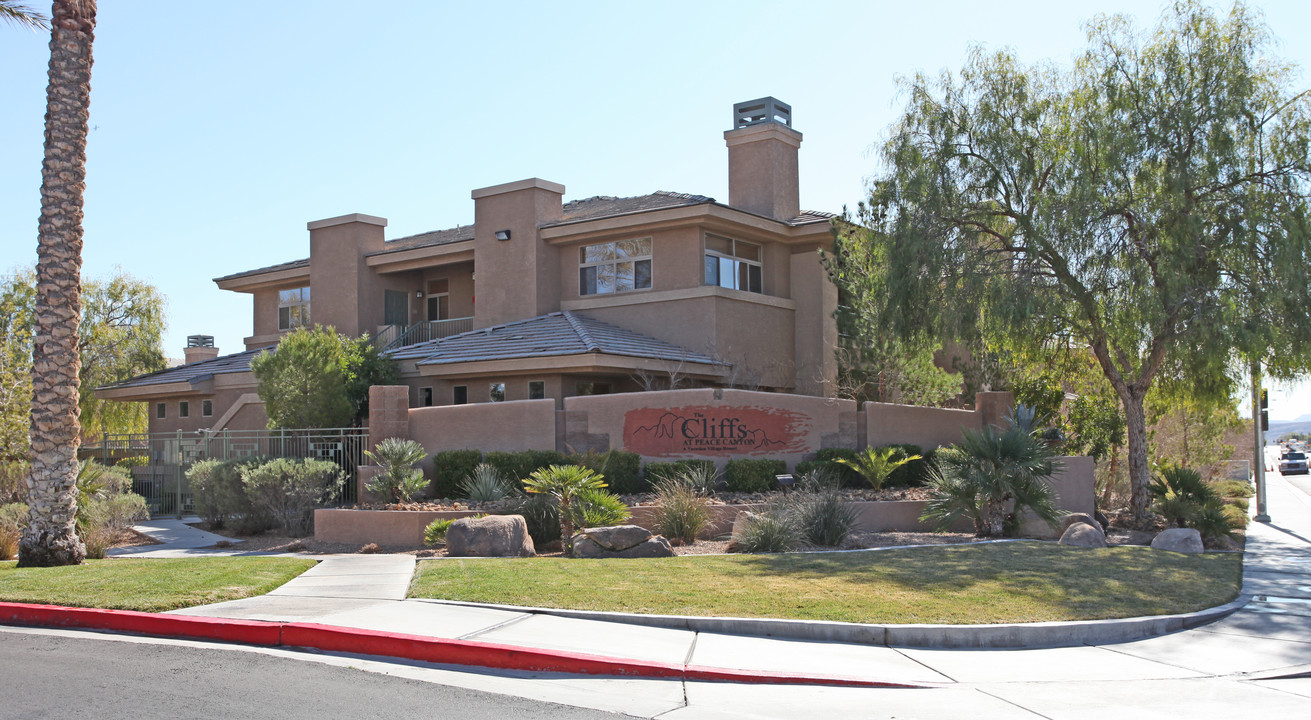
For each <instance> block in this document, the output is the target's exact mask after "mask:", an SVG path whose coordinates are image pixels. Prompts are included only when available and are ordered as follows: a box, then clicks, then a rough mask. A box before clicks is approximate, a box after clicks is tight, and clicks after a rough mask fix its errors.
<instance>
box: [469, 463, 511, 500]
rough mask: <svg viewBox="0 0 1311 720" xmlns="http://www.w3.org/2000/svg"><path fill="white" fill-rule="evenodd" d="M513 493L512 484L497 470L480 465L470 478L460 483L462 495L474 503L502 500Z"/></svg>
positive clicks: (483, 464)
mask: <svg viewBox="0 0 1311 720" xmlns="http://www.w3.org/2000/svg"><path fill="white" fill-rule="evenodd" d="M510 492H511V488H510V483H509V481H507V480H506V479H505V478H503V477H501V473H500V472H498V471H497V470H496V468H494V467H492V466H491V465H488V464H487V463H479V464H478V467H475V468H474V469H473V472H472V473H470V475H469V477H466V478H465V479H463V480H461V481H460V495H461V497H466V498H468V499H470V500H473V501H474V502H491V501H493V500H500V499H501V498H503V497H505V496H506V495H509V494H510Z"/></svg>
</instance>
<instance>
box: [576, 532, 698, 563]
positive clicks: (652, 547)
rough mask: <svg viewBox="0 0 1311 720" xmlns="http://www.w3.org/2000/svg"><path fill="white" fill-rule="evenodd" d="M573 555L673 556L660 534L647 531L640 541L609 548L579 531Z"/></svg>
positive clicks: (599, 556) (594, 556)
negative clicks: (620, 548) (645, 536)
mask: <svg viewBox="0 0 1311 720" xmlns="http://www.w3.org/2000/svg"><path fill="white" fill-rule="evenodd" d="M573 544H574V557H576V558H648V557H673V556H674V549H673V548H672V547H670V545H669V541H668V540H666V539H665V538H664V536H662V535H652V534H651V533H649V532H648V533H647V538H646V539H645V540H643V541H642V542H639V543H637V544H636V545H632V546H629V547H626V548H624V549H623V550H609V549H607V548H605V547H604V546H602V545H601V544H600V543H598V542H597V541H596V540H595V538H594V537H593V536H591V535H590V534H585V533H579V534H577V535H575V536H574V543H573Z"/></svg>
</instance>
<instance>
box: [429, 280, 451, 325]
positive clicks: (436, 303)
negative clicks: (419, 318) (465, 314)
mask: <svg viewBox="0 0 1311 720" xmlns="http://www.w3.org/2000/svg"><path fill="white" fill-rule="evenodd" d="M450 317H451V281H450V280H447V279H446V278H440V279H438V280H430V281H429V282H428V319H429V320H449V319H450Z"/></svg>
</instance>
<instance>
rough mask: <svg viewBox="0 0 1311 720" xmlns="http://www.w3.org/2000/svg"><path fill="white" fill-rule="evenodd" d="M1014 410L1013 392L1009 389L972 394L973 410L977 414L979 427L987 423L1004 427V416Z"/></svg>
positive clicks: (983, 426)
mask: <svg viewBox="0 0 1311 720" xmlns="http://www.w3.org/2000/svg"><path fill="white" fill-rule="evenodd" d="M1014 411H1015V393H1013V392H1011V391H1009V390H1000V391H994V392H981V393H976V394H975V395H974V412H975V413H977V414H978V416H979V429H980V430H982V429H983V428H985V427H988V426H989V425H992V426H994V427H996V428H1004V427H1006V418H1007V417H1009V416H1010V415H1011V413H1013V412H1014Z"/></svg>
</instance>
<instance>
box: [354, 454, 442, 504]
mask: <svg viewBox="0 0 1311 720" xmlns="http://www.w3.org/2000/svg"><path fill="white" fill-rule="evenodd" d="M364 455H365V457H367V458H369V459H370V460H372V461H373V463H374V464H375V465H377V466H378V467H380V468H382V471H381V472H379V473H378V474H377V475H374V476H373V478H372V479H371V480H369V481H368V482H366V483H365V484H364V489H365V490H368V491H369V492H371V493H373V494H374V495H377V496H379V497H381V498H382V500H383V502H409V501H410V500H411V498H413V497H414V496H415V495H417V494H418V493H419V492H421V491H422V490H423V486H424V481H423V471H422V470H418V469H416V468H415V467H414V465H415V464H416V463H418V462H420V461H422V460H423V459H424V458H425V457H427V456H428V453H427V451H425V450H424V449H423V446H422V445H420V444H419V443H417V442H415V441H413V440H402V439H401V438H387V439H386V440H383V441H382V442H380V443H378V445H377V446H376V447H374V448H373V450H365V451H364Z"/></svg>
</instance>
